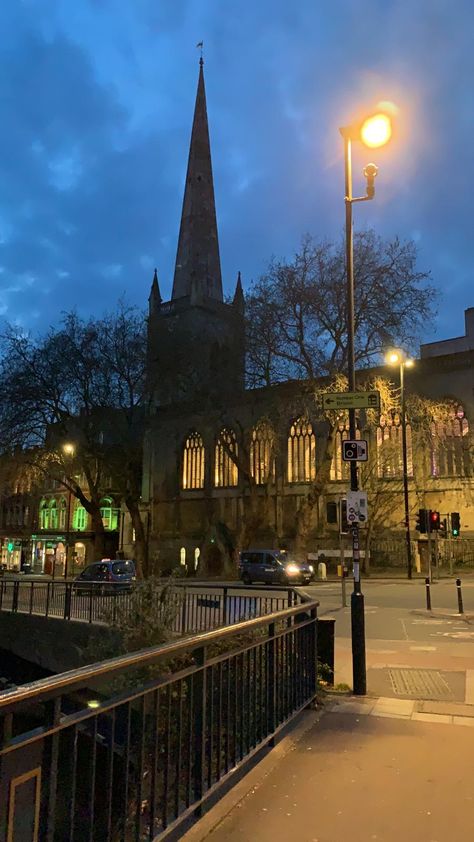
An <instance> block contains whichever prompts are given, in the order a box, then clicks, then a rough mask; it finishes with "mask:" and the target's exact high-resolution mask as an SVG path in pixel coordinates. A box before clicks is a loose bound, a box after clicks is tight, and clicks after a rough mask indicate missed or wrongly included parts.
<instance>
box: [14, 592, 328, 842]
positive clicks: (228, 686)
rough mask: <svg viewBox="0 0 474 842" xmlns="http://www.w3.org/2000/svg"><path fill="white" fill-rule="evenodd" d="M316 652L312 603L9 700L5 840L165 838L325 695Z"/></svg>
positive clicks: (57, 679)
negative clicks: (320, 693) (318, 688)
mask: <svg viewBox="0 0 474 842" xmlns="http://www.w3.org/2000/svg"><path fill="white" fill-rule="evenodd" d="M25 593H26V592H25ZM20 594H23V590H22V589H19V590H18V591H17V596H18V605H19V604H20V601H21V599H23V598H24V597H23V596H21V597H20ZM30 594H33V596H32V597H31V599H32V601H33V605H34V600H35V591H34V589H33V590H32V591H31V592H30ZM54 598H55V597H53V589H50V606H51V605H53V604H54ZM17 610H18V606H17ZM316 653H317V602H314V601H307V602H306V603H304V604H303V605H302V604H300V605H294V606H292V607H289V608H285V609H283V610H280V611H276V612H273V613H271V614H268V615H266V616H261V617H257V618H254V619H250V620H245V621H243V622H234V623H233V624H231V625H227V626H225V627H224V628H221V629H214V630H211V631H207V632H204V633H200V634H198V635H195V636H192V637H188V638H184V639H183V638H181V639H177V640H175V641H173V642H171V643H168V644H165V645H163V646H160V647H156V648H154V649H148V650H144V651H142V652H137V653H133V654H129V655H125V656H122V657H119V658H115V659H113V660H110V661H105V662H102V663H99V664H95V665H92V666H87V667H83V668H81V669H78V670H73V671H71V672H66V673H63V674H61V675H58V676H54V677H51V678H47V679H43V680H41V681H38V682H35V683H33V684H30V685H23V686H22V687H19V688H18V689H15V690H13V691H10V692H7V693H4V694H2V695H0V720H1V722H2V742H1V749H0V764H1V765H0V769H1V775H0V787H1V790H2V796H3V797H2V798H0V842H7V840H14V842H17V840H18V842H20V840H21V842H22V841H23V840H38V842H132V840H133V841H134V842H142V840H153V839H155V840H159V839H162V838H163V837H164V836H166V835H167V833H168V832H169V831H170V830H171V829H176V828H178V827H179V826H180V825H181V824H182V823H183V822H184V821H185V820H187V818H189V817H191V816H192V814H193V813H194V814H198V813H199V810H200V808H201V805H202V804H203V803H204V802H205V800H206V799H207V798H208V797H209V796H210V795H211V794H213V793H215V792H216V790H217V789H218V788H219V787H220V786H221V785H222V784H223V783H224V782H226V781H228V780H229V779H230V778H231V776H232V775H234V774H235V772H236V770H238V769H239V768H240V767H241V766H242V764H243V763H245V762H246V761H248V760H249V759H250V758H251V757H252V756H253V755H254V754H255V753H256V752H258V751H259V750H261V749H262V748H263V747H264V746H265V745H267V744H269V743H270V742H271V741H272V740H273V738H274V737H275V735H276V734H277V732H278V731H279V730H280V729H281V728H282V727H283V726H284V725H285V724H286V723H288V722H289V720H291V719H292V718H293V717H294V716H295V715H296V714H297V713H298V712H299V711H300V710H301V709H302V708H304V707H306V706H308V705H309V704H310V703H311V702H312V701H313V700H314V698H315V695H316V682H317V655H316Z"/></svg>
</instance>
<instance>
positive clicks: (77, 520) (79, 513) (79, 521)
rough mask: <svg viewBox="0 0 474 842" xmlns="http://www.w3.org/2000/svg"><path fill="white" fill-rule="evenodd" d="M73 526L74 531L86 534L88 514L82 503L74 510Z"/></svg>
mask: <svg viewBox="0 0 474 842" xmlns="http://www.w3.org/2000/svg"><path fill="white" fill-rule="evenodd" d="M72 526H73V529H75V530H77V532H84V530H85V529H87V512H86V510H85V508H84V506H81V504H80V503H77V504H76V508H75V509H74V515H73V518H72Z"/></svg>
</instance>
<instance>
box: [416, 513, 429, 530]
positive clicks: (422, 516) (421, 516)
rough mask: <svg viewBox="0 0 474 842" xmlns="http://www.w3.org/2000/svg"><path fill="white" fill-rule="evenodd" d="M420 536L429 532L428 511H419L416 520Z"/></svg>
mask: <svg viewBox="0 0 474 842" xmlns="http://www.w3.org/2000/svg"><path fill="white" fill-rule="evenodd" d="M415 528H416V529H417V530H418V532H420V534H422V535H425V534H426V533H427V532H428V510H427V509H419V510H418V516H417V518H416V527H415Z"/></svg>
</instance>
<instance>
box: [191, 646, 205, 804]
mask: <svg viewBox="0 0 474 842" xmlns="http://www.w3.org/2000/svg"><path fill="white" fill-rule="evenodd" d="M194 660H195V662H196V667H197V672H196V673H194V688H193V690H194V692H193V701H194V710H193V711H192V718H193V734H194V795H195V799H196V801H200V799H202V797H203V796H204V788H205V777H206V697H207V686H206V684H207V681H206V647H205V646H202V647H201V648H200V649H197V650H196V652H195V653H194ZM195 814H196V816H198V817H199V816H201V815H202V805H201V804H199V805H198V806H197V808H196V810H195Z"/></svg>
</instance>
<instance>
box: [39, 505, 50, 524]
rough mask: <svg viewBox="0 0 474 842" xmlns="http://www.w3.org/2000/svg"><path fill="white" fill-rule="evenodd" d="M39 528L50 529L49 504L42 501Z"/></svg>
mask: <svg viewBox="0 0 474 842" xmlns="http://www.w3.org/2000/svg"><path fill="white" fill-rule="evenodd" d="M39 528H40V529H49V503H48V501H47V500H42V501H41V503H40V507H39Z"/></svg>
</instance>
